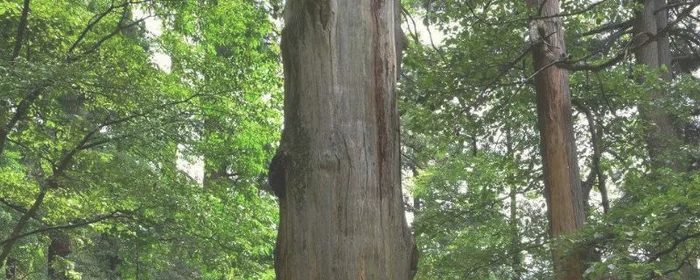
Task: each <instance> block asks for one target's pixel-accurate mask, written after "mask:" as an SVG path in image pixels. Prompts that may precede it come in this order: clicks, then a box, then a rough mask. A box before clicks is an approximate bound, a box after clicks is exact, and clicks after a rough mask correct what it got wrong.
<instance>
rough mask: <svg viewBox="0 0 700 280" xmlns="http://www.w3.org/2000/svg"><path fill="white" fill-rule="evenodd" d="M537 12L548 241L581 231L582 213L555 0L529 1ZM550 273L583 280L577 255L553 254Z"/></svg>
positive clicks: (536, 62) (534, 29)
mask: <svg viewBox="0 0 700 280" xmlns="http://www.w3.org/2000/svg"><path fill="white" fill-rule="evenodd" d="M528 4H529V5H530V6H531V7H532V8H533V9H535V10H536V11H540V13H539V14H538V15H537V16H538V17H540V18H539V19H536V20H534V21H533V22H532V23H531V24H532V27H531V32H532V34H530V36H531V37H533V38H534V39H536V40H537V41H535V44H536V45H535V46H534V47H533V51H532V52H533V62H534V66H535V71H537V74H536V75H535V87H536V89H537V118H538V124H539V129H540V138H541V153H542V159H543V160H542V162H543V167H544V168H543V169H544V185H545V197H546V200H547V212H548V216H549V224H550V232H551V234H552V237H558V236H561V235H566V234H568V233H572V232H575V231H577V230H579V229H581V228H582V227H583V222H584V209H583V196H582V193H581V181H580V177H579V171H578V162H577V159H576V143H575V141H574V131H573V122H572V117H571V100H570V93H569V74H568V72H567V70H566V69H564V68H560V67H558V66H557V65H556V61H558V60H561V59H563V58H564V57H565V56H566V48H565V46H564V32H563V28H562V23H561V19H560V18H559V17H556V16H555V15H557V14H559V1H557V0H547V1H545V2H540V1H537V0H528ZM553 257H554V272H555V274H556V278H557V279H567V280H572V279H573V280H575V279H583V278H582V277H583V265H582V264H581V257H580V254H579V253H573V254H572V253H571V252H568V253H567V252H563V251H562V250H554V252H553Z"/></svg>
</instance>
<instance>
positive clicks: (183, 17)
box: [0, 0, 700, 279]
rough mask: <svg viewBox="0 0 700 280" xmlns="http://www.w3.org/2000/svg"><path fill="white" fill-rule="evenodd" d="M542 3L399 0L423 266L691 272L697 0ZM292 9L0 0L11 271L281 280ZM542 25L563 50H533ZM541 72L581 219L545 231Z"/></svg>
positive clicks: (698, 243) (699, 158) (485, 272)
mask: <svg viewBox="0 0 700 280" xmlns="http://www.w3.org/2000/svg"><path fill="white" fill-rule="evenodd" d="M535 3H538V2H535ZM544 3H546V1H544V2H541V3H540V4H539V6H538V5H529V4H528V2H527V1H524V0H522V1H520V0H519V1H511V0H459V1H455V0H423V1H414V0H404V1H403V3H402V6H403V7H402V10H401V19H402V27H403V30H404V32H405V33H406V43H407V47H406V49H405V51H404V56H403V60H402V62H403V65H402V67H401V71H400V72H401V74H400V78H399V81H398V85H397V89H398V108H399V114H400V119H401V160H402V177H403V185H404V196H405V198H404V200H405V207H406V211H407V213H409V221H410V224H411V227H412V231H413V233H414V235H415V238H416V244H417V249H418V251H419V255H420V258H419V261H418V270H417V274H416V276H415V278H416V279H552V278H553V277H554V276H553V275H554V272H553V263H552V262H553V261H552V251H553V250H554V251H557V252H559V253H560V254H561V255H564V256H570V255H578V256H580V259H581V262H582V263H584V267H583V272H582V273H583V277H584V278H585V279H700V274H699V273H698V271H697V267H698V260H700V221H699V220H698V219H699V218H700V104H699V103H698V102H699V101H700V79H699V78H698V76H700V75H699V74H698V72H697V71H698V67H700V26H699V25H700V19H699V18H698V17H700V9H699V8H698V6H699V5H700V1H698V0H690V1H681V0H668V1H665V0H646V1H641V2H640V1H613V0H600V1H588V0H568V1H562V3H561V5H560V7H561V13H559V14H556V15H547V14H543V13H542V12H543V9H542V7H544ZM283 12H284V8H283V3H280V1H279V0H269V1H268V0H262V1H257V0H218V1H217V0H180V1H176V0H171V1H164V0H159V1H158V0H0V49H1V50H2V52H0V77H1V78H0V240H1V241H0V242H1V244H2V246H1V248H0V264H4V277H5V278H6V279H274V278H275V271H274V267H273V249H274V247H275V238H276V235H277V227H278V224H277V223H278V220H279V217H278V216H279V214H278V206H277V198H276V197H275V195H274V194H273V192H271V191H270V186H269V183H268V182H267V181H268V177H267V173H268V166H269V164H270V160H271V159H272V157H273V155H274V153H275V150H276V149H277V147H278V145H279V139H280V133H281V130H282V122H283V116H282V109H283V101H282V92H283V74H282V60H281V57H280V45H279V41H280V34H281V32H282V26H283V19H282V18H283V16H282V14H283ZM397 12H398V11H397ZM550 19H557V20H559V22H560V23H561V26H563V30H564V31H565V32H564V33H563V42H564V43H565V44H566V52H565V54H566V55H565V56H563V57H559V58H558V59H557V60H556V61H555V63H552V65H546V66H545V67H533V56H532V55H531V54H532V53H533V52H536V48H537V47H539V46H542V44H541V43H538V42H539V41H536V39H535V38H534V37H536V35H537V34H539V35H540V36H542V37H544V38H547V37H549V36H551V34H549V35H548V34H542V33H541V31H542V30H544V28H543V27H542V26H541V24H540V22H541V21H543V20H544V21H546V20H550ZM650 22H653V23H654V24H653V30H651V29H649V25H648V24H647V25H645V24H644V23H650ZM644 28H646V29H644ZM640 30H641V31H640ZM640 37H646V38H642V39H640ZM545 41H546V40H545ZM652 44H653V45H654V46H656V47H655V51H654V53H655V56H654V58H653V59H651V60H650V59H649V57H648V56H647V55H648V54H649V52H648V49H649V48H648V47H649V46H650V45H652ZM545 45H546V44H545ZM555 47H556V46H555ZM559 48H561V49H563V48H562V47H559ZM562 51H563V50H562ZM644 51H647V52H646V53H645V52H644ZM550 67H557V68H559V69H566V70H567V71H568V75H569V76H568V84H569V87H570V95H571V104H572V109H573V120H572V123H573V133H574V135H575V138H574V139H572V140H575V141H574V142H575V143H571V145H572V146H575V151H576V153H575V157H574V160H575V163H577V164H578V169H573V170H578V171H579V172H578V174H577V176H575V177H576V178H575V180H576V184H575V185H580V193H581V197H580V201H579V202H580V203H581V204H582V205H583V209H584V212H583V219H584V220H585V222H583V221H582V223H583V225H582V226H580V227H579V228H577V229H576V231H575V232H573V233H571V234H567V235H564V236H558V237H552V236H553V235H552V232H550V226H549V223H548V211H547V209H548V207H547V199H546V198H545V193H547V192H546V191H545V186H544V182H543V180H544V179H543V178H544V177H545V172H547V171H546V170H545V168H544V167H543V164H542V155H541V153H542V151H541V146H542V144H541V139H540V132H539V130H538V109H537V102H538V101H537V98H536V96H537V94H536V81H535V77H536V76H537V75H538V74H540V73H541V71H543V70H544V69H545V68H550ZM540 122H542V120H540ZM558 202H559V201H551V202H549V203H551V204H556V203H558Z"/></svg>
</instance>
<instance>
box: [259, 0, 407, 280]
mask: <svg viewBox="0 0 700 280" xmlns="http://www.w3.org/2000/svg"><path fill="white" fill-rule="evenodd" d="M395 7H396V3H395V2H393V1H386V0H346V1H335V0H314V1H310V0H290V1H287V8H286V18H285V22H286V26H285V29H284V32H283V35H282V57H283V61H284V74H285V101H284V102H285V103H284V108H285V110H284V112H285V126H284V131H283V133H282V142H281V145H280V148H279V150H278V151H277V155H276V156H275V158H274V159H273V162H272V163H271V165H270V175H269V176H270V184H271V187H272V188H273V190H275V192H276V194H277V195H278V197H279V199H280V225H279V234H278V237H277V246H276V249H275V270H276V273H277V279H303V280H306V279H353V280H354V279H368V280H369V279H410V278H411V272H410V270H411V267H410V266H411V265H410V263H411V254H412V247H413V244H412V243H413V242H412V235H411V231H410V230H409V228H408V226H407V224H406V219H405V217H404V206H403V201H402V199H403V198H402V195H401V184H400V179H401V174H400V162H399V160H400V153H399V119H398V114H397V111H396V100H395V92H394V86H395V82H396V70H397V52H396V45H395V43H396V42H395V41H396V39H395V19H394V16H398V13H399V11H396V10H395V9H396V8H395ZM395 13H396V14H395Z"/></svg>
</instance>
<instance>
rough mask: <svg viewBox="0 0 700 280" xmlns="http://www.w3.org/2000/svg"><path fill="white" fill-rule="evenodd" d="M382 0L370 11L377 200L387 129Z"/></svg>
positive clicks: (381, 198)
mask: <svg viewBox="0 0 700 280" xmlns="http://www.w3.org/2000/svg"><path fill="white" fill-rule="evenodd" d="M383 4H384V0H372V3H371V11H372V19H373V21H374V35H373V38H372V39H373V40H372V52H373V53H374V103H375V104H374V105H375V114H376V116H375V117H376V125H377V168H378V171H379V173H378V179H379V185H378V188H379V200H380V201H382V200H383V193H382V189H383V186H382V183H383V181H384V177H385V176H384V162H385V161H386V156H387V153H386V150H387V144H388V143H387V139H386V138H387V135H386V134H387V131H386V125H387V124H386V112H385V109H384V103H385V98H386V89H385V88H384V86H385V85H384V78H385V76H386V73H384V72H385V71H384V63H385V61H384V59H382V45H381V42H380V41H381V22H382V21H381V18H380V17H381V15H380V14H381V8H382V6H383Z"/></svg>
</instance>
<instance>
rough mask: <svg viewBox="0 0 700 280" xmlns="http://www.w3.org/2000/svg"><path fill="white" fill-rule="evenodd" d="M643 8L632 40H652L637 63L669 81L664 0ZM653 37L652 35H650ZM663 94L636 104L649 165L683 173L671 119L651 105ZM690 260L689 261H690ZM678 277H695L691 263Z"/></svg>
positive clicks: (683, 162) (684, 160)
mask: <svg viewBox="0 0 700 280" xmlns="http://www.w3.org/2000/svg"><path fill="white" fill-rule="evenodd" d="M641 3H642V4H643V5H644V6H643V7H644V8H643V9H642V10H641V11H639V12H638V13H637V15H636V21H635V25H634V34H635V39H636V40H637V41H636V42H635V43H637V44H642V43H645V42H646V41H647V40H652V41H651V42H649V43H647V44H646V45H644V46H642V47H639V48H637V50H636V51H635V57H636V59H637V63H639V64H642V65H646V66H647V67H648V68H649V69H651V70H656V69H659V68H661V67H664V68H666V70H665V71H664V72H663V73H661V78H662V79H663V80H664V81H666V82H671V80H672V79H673V75H672V73H671V71H670V69H671V61H672V57H671V46H670V40H669V37H668V32H663V33H659V32H661V31H662V30H663V29H665V28H666V26H667V25H668V9H666V8H665V7H666V5H667V1H666V0H642V1H641ZM652 36H653V37H652ZM665 95H666V93H665V92H664V91H662V90H657V91H652V92H651V93H650V94H649V96H648V99H649V101H650V102H651V104H650V105H643V106H640V108H639V112H640V115H641V117H642V119H644V120H645V121H646V122H648V126H647V129H646V142H647V150H648V152H649V160H650V161H651V168H652V170H653V169H658V168H670V169H672V170H674V171H676V172H685V171H686V170H687V168H688V167H687V166H686V165H687V163H689V162H690V160H689V159H688V158H685V157H684V156H682V153H680V151H679V149H678V147H681V145H682V141H681V137H680V136H679V135H678V132H677V131H676V129H675V128H674V124H673V118H672V116H671V115H670V114H668V113H667V112H666V111H665V110H664V109H663V107H662V106H661V105H657V104H654V103H656V102H658V101H661V100H662V99H663V98H664V96H665ZM691 262H692V261H691ZM680 277H681V279H682V280H691V279H697V269H696V268H695V266H694V265H693V264H690V263H685V264H683V267H682V268H681V270H680Z"/></svg>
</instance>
